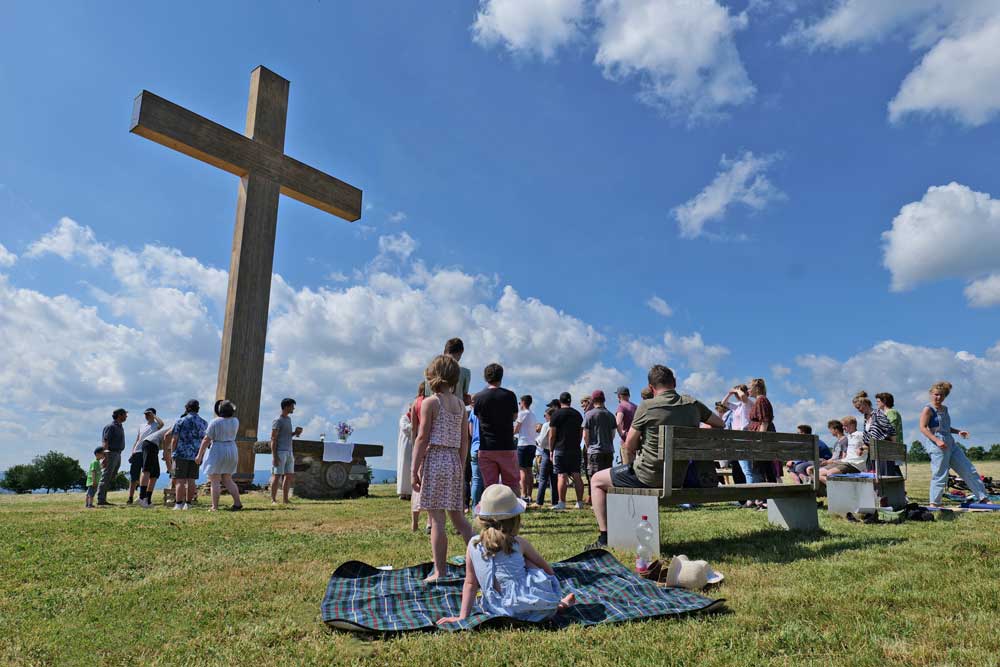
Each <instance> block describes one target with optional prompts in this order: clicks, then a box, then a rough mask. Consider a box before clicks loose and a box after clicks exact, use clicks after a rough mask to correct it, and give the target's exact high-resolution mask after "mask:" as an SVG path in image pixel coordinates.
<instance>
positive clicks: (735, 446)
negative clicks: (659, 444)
mask: <svg viewBox="0 0 1000 667" xmlns="http://www.w3.org/2000/svg"><path fill="white" fill-rule="evenodd" d="M673 445H674V454H673V458H674V460H675V461H731V460H737V461H773V460H780V461H811V460H812V458H813V455H814V453H815V449H814V445H813V442H812V441H809V442H805V443H798V442H749V441H743V442H736V441H716V440H709V439H707V438H701V439H698V440H694V439H690V438H674V441H673Z"/></svg>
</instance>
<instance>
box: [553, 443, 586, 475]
mask: <svg viewBox="0 0 1000 667" xmlns="http://www.w3.org/2000/svg"><path fill="white" fill-rule="evenodd" d="M554 454H555V456H554V457H553V460H552V464H553V465H554V466H555V469H556V474H557V475H572V474H574V473H576V474H577V475H579V474H580V459H581V457H580V450H579V449H577V448H576V447H571V448H570V449H557V450H555V452H554Z"/></svg>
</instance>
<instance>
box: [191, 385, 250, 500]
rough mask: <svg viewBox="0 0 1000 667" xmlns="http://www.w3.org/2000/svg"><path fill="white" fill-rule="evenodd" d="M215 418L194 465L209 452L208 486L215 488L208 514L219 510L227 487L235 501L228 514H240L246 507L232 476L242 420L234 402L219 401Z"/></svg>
mask: <svg viewBox="0 0 1000 667" xmlns="http://www.w3.org/2000/svg"><path fill="white" fill-rule="evenodd" d="M215 414H216V415H217V416H216V418H215V419H213V420H212V421H210V422H209V423H208V429H206V431H205V437H204V439H202V441H201V448H200V449H199V450H198V456H197V457H196V458H195V462H196V463H197V464H198V465H201V462H202V460H203V459H204V457H205V452H206V450H207V451H208V460H207V462H206V464H205V474H206V475H208V482H209V485H210V486H211V487H212V506H211V507H210V508H209V511H210V512H215V511H216V510H218V509H219V495H220V494H221V492H222V489H221V487H222V486H225V487H226V490H227V491H229V495H231V496H232V497H233V506H232V507H230V508H229V511H231V512H238V511H239V510H241V509H243V503H242V502H241V501H240V490H239V487H237V486H236V482H234V481H233V474H234V473H235V472H236V464H237V463H238V461H239V454H238V453H237V449H236V432H237V431H238V430H239V428H240V420H239V419H237V418H236V406H235V405H234V404H233V402H232V401H216V402H215Z"/></svg>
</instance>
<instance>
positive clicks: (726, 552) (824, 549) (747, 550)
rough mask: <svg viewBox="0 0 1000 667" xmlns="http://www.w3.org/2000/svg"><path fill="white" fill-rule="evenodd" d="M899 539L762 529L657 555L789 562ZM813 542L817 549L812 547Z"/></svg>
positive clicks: (666, 547) (671, 546) (665, 548)
mask: <svg viewBox="0 0 1000 667" xmlns="http://www.w3.org/2000/svg"><path fill="white" fill-rule="evenodd" d="M905 541H906V539H905V538H902V537H887V536H875V535H873V536H871V537H847V536H843V535H831V534H829V533H827V532H825V531H822V530H820V531H787V530H781V529H773V530H771V529H766V530H760V531H757V532H754V533H749V534H744V535H734V536H731V537H721V538H713V539H709V540H686V541H681V542H674V541H670V542H665V543H663V544H662V545H661V548H660V551H661V553H670V554H689V555H691V557H692V558H701V559H706V560H709V561H715V562H726V561H732V560H737V559H743V558H745V559H747V560H750V561H753V562H758V563H791V562H793V561H797V560H813V559H821V558H827V557H829V556H832V555H834V554H838V553H841V552H843V551H852V550H861V549H871V548H873V547H890V546H893V545H896V544H900V543H902V542H905ZM817 542H819V543H820V545H819V546H818V547H815V546H812V545H815V544H816V543H817Z"/></svg>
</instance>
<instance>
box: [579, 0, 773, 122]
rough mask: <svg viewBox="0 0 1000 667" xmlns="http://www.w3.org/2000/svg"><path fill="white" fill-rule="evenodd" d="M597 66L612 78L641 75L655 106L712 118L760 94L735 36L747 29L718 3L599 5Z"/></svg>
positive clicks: (646, 0) (642, 0) (644, 95)
mask: <svg viewBox="0 0 1000 667" xmlns="http://www.w3.org/2000/svg"><path fill="white" fill-rule="evenodd" d="M596 13H597V20H598V23H599V27H598V29H597V35H596V39H597V45H598V49H597V54H596V56H595V57H594V63H595V64H596V65H597V66H599V67H601V68H602V69H603V70H604V74H605V76H606V77H608V78H609V79H614V80H623V79H628V78H630V77H633V76H635V77H637V78H638V79H639V81H640V85H641V92H640V94H639V98H640V99H641V100H642V101H643V102H645V103H647V104H650V105H652V106H654V107H658V108H662V109H664V110H668V111H672V112H675V113H677V114H679V115H682V116H687V117H688V118H689V119H691V120H698V119H701V118H711V117H715V116H718V115H720V114H721V113H722V112H723V111H724V110H725V109H727V108H730V107H733V106H737V105H740V104H743V103H744V102H747V101H749V100H750V99H752V98H753V96H754V94H755V92H756V89H755V88H754V85H753V83H751V81H750V77H749V76H748V75H747V72H746V69H745V68H744V66H743V61H742V60H741V59H740V55H739V52H738V51H737V49H736V43H735V41H734V35H735V33H736V32H738V31H740V30H742V29H743V28H745V27H746V26H747V21H748V20H747V15H746V14H745V13H742V14H738V15H736V16H734V15H731V14H730V13H729V10H728V9H726V7H724V6H722V5H721V4H719V3H718V2H717V1H716V0H598V3H597V10H596Z"/></svg>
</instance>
